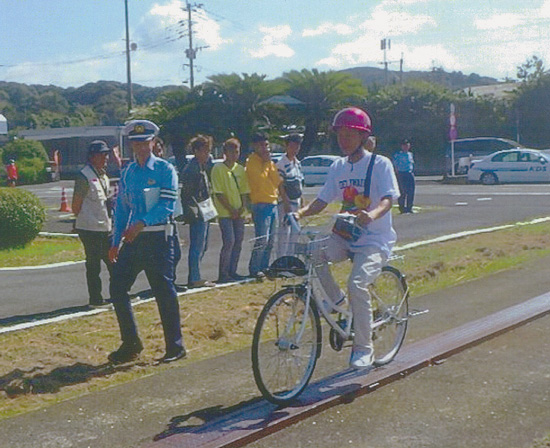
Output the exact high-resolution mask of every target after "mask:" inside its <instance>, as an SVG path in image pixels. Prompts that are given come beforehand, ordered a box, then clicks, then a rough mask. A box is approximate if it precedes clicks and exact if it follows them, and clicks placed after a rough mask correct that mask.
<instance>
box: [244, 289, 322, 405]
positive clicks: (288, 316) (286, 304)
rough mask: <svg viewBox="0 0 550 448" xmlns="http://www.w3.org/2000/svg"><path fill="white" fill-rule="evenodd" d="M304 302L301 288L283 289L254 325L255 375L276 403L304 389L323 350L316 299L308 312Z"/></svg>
mask: <svg viewBox="0 0 550 448" xmlns="http://www.w3.org/2000/svg"><path fill="white" fill-rule="evenodd" d="M305 305H306V304H305V298H304V292H303V290H302V289H298V288H286V289H283V290H281V291H279V292H277V293H276V294H275V295H273V296H272V297H271V298H270V299H269V300H268V302H267V303H266V305H265V306H264V308H263V310H262V312H261V314H260V317H259V318H258V321H257V323H256V328H255V329H254V338H253V341H252V369H253V371H254V379H255V380H256V384H257V386H258V389H260V392H261V393H262V395H263V396H264V397H265V398H266V399H267V400H269V401H271V402H272V403H275V404H286V403H288V402H290V401H291V400H292V399H294V398H296V397H297V396H298V395H299V394H300V393H301V392H302V391H303V390H304V389H305V387H306V386H307V384H308V382H309V380H310V378H311V376H312V375H313V370H314V369H315V364H316V363H317V358H318V357H319V356H320V353H321V322H320V319H319V313H318V311H317V308H316V307H315V304H314V303H313V301H311V303H310V307H309V308H308V310H307V314H306V306H305ZM304 321H305V325H302V323H304Z"/></svg>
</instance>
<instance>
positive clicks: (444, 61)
mask: <svg viewBox="0 0 550 448" xmlns="http://www.w3.org/2000/svg"><path fill="white" fill-rule="evenodd" d="M404 53H405V54H406V55H407V57H406V61H405V62H406V64H407V67H408V68H409V69H412V70H429V69H430V68H431V67H443V69H444V70H446V71H459V70H464V63H463V61H460V60H459V58H457V57H456V56H455V55H454V54H452V53H451V52H450V51H449V50H447V49H446V48H445V47H444V46H443V45H441V44H436V45H421V46H417V47H411V48H408V49H407V50H406V51H405V52H404Z"/></svg>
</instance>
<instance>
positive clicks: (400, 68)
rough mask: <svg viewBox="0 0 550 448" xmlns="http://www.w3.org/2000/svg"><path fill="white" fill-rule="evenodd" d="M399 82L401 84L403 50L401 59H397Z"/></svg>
mask: <svg viewBox="0 0 550 448" xmlns="http://www.w3.org/2000/svg"><path fill="white" fill-rule="evenodd" d="M399 83H400V84H403V52H401V59H399Z"/></svg>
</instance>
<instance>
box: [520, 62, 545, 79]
mask: <svg viewBox="0 0 550 448" xmlns="http://www.w3.org/2000/svg"><path fill="white" fill-rule="evenodd" d="M544 73H545V70H544V62H543V60H542V59H539V58H538V57H537V56H535V55H533V56H531V57H530V58H529V59H527V61H525V62H524V63H523V64H521V65H520V66H518V71H517V77H518V79H519V80H520V81H522V82H524V83H527V84H532V83H535V82H537V81H539V80H541V79H542V78H543V76H544Z"/></svg>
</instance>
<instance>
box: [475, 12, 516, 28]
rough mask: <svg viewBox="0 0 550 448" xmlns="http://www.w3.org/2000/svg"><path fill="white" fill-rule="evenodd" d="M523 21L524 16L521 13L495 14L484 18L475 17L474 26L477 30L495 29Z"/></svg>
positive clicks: (512, 25)
mask: <svg viewBox="0 0 550 448" xmlns="http://www.w3.org/2000/svg"><path fill="white" fill-rule="evenodd" d="M524 21H525V17H524V16H523V15H522V14H513V13H507V14H495V15H493V16H491V17H489V18H486V19H475V20H474V26H475V27H476V28H477V29H478V30H496V29H500V28H513V27H516V26H519V25H523V24H524Z"/></svg>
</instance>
